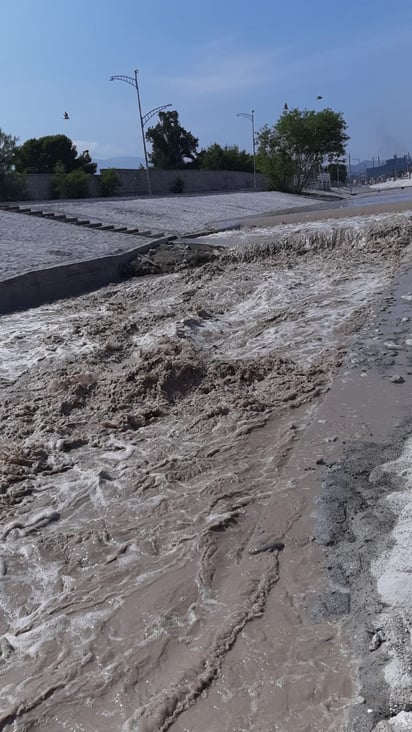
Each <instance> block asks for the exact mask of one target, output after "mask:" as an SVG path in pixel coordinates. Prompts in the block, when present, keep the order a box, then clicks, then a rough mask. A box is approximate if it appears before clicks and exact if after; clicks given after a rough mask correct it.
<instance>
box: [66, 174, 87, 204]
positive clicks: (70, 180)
mask: <svg viewBox="0 0 412 732" xmlns="http://www.w3.org/2000/svg"><path fill="white" fill-rule="evenodd" d="M89 177H90V176H89V175H88V174H87V173H85V172H84V170H80V169H78V170H72V172H71V173H67V175H66V176H65V180H64V194H65V196H66V198H87V196H88V195H89Z"/></svg>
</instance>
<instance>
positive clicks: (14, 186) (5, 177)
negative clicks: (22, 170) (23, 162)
mask: <svg viewBox="0 0 412 732" xmlns="http://www.w3.org/2000/svg"><path fill="white" fill-rule="evenodd" d="M26 196H27V192H26V187H25V181H24V176H23V175H20V174H19V173H15V172H14V171H10V172H7V173H0V201H21V200H23V199H24V198H26Z"/></svg>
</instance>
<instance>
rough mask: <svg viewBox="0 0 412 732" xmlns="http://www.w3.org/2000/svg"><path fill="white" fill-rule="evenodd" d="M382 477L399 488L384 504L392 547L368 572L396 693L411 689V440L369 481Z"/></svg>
mask: <svg viewBox="0 0 412 732" xmlns="http://www.w3.org/2000/svg"><path fill="white" fill-rule="evenodd" d="M384 474H387V475H389V476H391V478H392V480H393V481H394V483H395V484H396V485H397V486H398V487H399V489H400V490H395V491H394V492H393V493H391V494H390V495H389V496H388V497H387V502H388V504H389V506H390V508H391V510H392V511H393V513H394V514H395V516H396V517H397V518H396V525H395V527H394V529H393V531H392V540H393V546H391V547H390V548H389V549H387V550H385V551H384V552H382V554H381V555H380V557H379V558H378V559H377V560H376V561H374V562H373V563H372V566H371V570H372V573H373V575H374V576H375V577H376V580H377V588H378V592H379V594H380V596H381V598H382V601H383V602H384V604H385V611H384V613H383V614H382V623H383V626H384V627H385V629H386V632H387V636H388V643H387V648H388V653H389V656H390V661H389V662H388V663H387V665H386V667H385V678H386V681H387V682H388V684H389V685H390V687H391V689H392V690H393V691H394V692H397V693H399V692H400V691H401V690H402V689H405V690H408V689H410V685H411V683H412V670H411V668H410V663H409V652H408V647H409V650H411V648H412V645H411V639H410V631H411V630H412V627H411V626H410V625H409V623H410V620H409V619H408V618H409V614H410V609H411V607H412V556H411V551H410V546H411V532H412V438H409V439H408V440H407V441H406V443H405V446H404V449H403V452H402V454H401V455H400V456H399V458H397V459H396V460H393V461H391V462H388V463H385V464H383V465H381V466H379V467H378V468H376V469H375V471H373V473H372V474H371V478H372V479H375V478H376V477H377V478H379V476H380V475H384ZM397 624H398V625H399V627H402V628H403V629H404V630H406V632H407V634H408V635H407V637H408V643H407V645H405V641H404V639H403V638H399V637H398V632H399V627H398V628H397V627H396V626H397Z"/></svg>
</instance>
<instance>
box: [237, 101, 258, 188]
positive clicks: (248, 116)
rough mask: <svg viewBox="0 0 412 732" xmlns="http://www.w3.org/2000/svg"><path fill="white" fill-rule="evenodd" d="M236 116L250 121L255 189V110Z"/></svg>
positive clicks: (254, 183) (254, 185) (254, 186)
mask: <svg viewBox="0 0 412 732" xmlns="http://www.w3.org/2000/svg"><path fill="white" fill-rule="evenodd" d="M236 117H245V118H246V119H248V120H249V122H251V123H252V150H253V190H254V191H256V140H255V110H254V109H252V114H249V113H248V112H239V113H238V114H237V115H236Z"/></svg>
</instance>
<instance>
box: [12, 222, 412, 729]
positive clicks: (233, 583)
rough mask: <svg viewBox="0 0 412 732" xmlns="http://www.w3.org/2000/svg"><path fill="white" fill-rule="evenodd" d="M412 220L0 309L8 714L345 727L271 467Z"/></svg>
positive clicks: (303, 510) (306, 530) (134, 723)
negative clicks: (29, 306)
mask: <svg viewBox="0 0 412 732" xmlns="http://www.w3.org/2000/svg"><path fill="white" fill-rule="evenodd" d="M410 234H411V223H410V220H409V219H407V218H404V217H401V216H391V217H388V218H385V219H382V221H380V222H379V225H378V224H375V225H373V224H371V223H370V222H367V223H366V224H365V225H364V226H363V227H357V228H356V227H355V228H352V229H351V228H349V229H342V228H341V226H340V225H339V227H338V225H336V228H335V229H333V230H328V231H326V232H325V231H322V229H321V228H319V229H316V227H314V228H313V230H312V233H311V235H310V236H309V237H308V236H305V235H304V233H302V231H300V232H298V233H296V234H295V235H294V234H293V232H288V233H287V235H285V237H284V238H283V239H282V240H279V238H278V239H277V240H276V241H275V240H274V239H273V237H271V236H270V235H269V234H268V233H267V232H266V233H265V235H264V236H263V235H262V237H261V239H259V237H256V236H255V238H254V243H253V245H250V246H247V245H245V243H244V241H242V245H241V246H239V247H236V246H233V247H232V248H229V249H226V250H224V252H223V254H222V255H221V256H220V257H219V258H217V259H216V261H214V262H211V263H209V264H206V265H204V266H202V267H200V268H198V269H195V270H189V271H188V270H186V271H180V272H176V273H173V274H168V275H164V276H161V277H145V278H142V279H136V280H130V281H128V282H125V283H124V284H120V285H116V286H111V287H108V288H105V289H103V290H100V291H99V292H96V293H94V294H92V295H87V296H83V297H80V298H77V299H73V300H66V301H62V302H59V303H55V304H53V305H49V306H43V307H40V308H38V309H35V310H31V311H28V312H25V313H15V314H12V315H8V316H4V317H2V318H1V320H0V359H1V360H0V383H1V386H2V390H1V414H2V419H1V447H0V487H1V490H0V511H1V514H0V516H1V525H0V679H1V688H2V693H1V698H0V728H1V729H10V730H14V731H18V732H20V731H23V730H24V731H26V730H49V731H50V732H61V731H63V730H73V731H74V730H76V731H79V732H80V731H82V732H114V731H116V732H117V731H118V730H119V731H121V732H129V731H130V732H131V731H136V732H161V731H163V730H168V729H171V730H174V732H189V731H190V732H218V730H219V731H221V732H229V731H230V730H231V731H233V732H241V731H242V730H245V731H246V730H255V731H256V732H273V731H274V730H281V731H282V730H285V731H289V730H290V731H292V730H293V731H294V732H304V731H306V730H322V731H325V732H326V731H327V730H330V731H331V732H332V730H336V731H337V730H344V729H346V727H345V709H346V707H347V706H348V705H349V703H350V699H351V697H352V696H353V694H354V693H355V691H354V686H353V678H352V670H351V662H350V659H349V658H348V656H349V652H348V650H347V647H346V645H345V643H346V641H345V639H344V637H342V629H341V627H340V626H339V624H336V623H335V624H334V625H333V628H332V625H331V624H328V623H327V622H325V623H317V624H314V623H313V622H312V621H311V620H310V617H309V616H307V614H305V599H304V595H305V593H308V592H310V591H312V590H313V587H314V586H316V583H317V582H318V581H319V577H318V576H317V575H316V571H315V569H314V568H316V557H315V554H316V550H315V549H314V548H313V547H312V545H311V526H310V513H311V507H310V500H309V498H308V497H307V496H305V495H303V494H302V495H300V494H298V493H296V492H294V491H293V484H291V483H290V481H289V482H287V481H285V479H284V477H283V476H284V471H285V467H286V466H287V463H288V460H289V459H290V456H291V455H292V454H293V450H294V448H295V446H296V444H298V443H299V440H300V439H301V435H302V434H303V433H304V431H305V429H306V427H307V426H308V425H309V424H310V423H311V422H312V421H313V420H314V419H316V409H317V407H318V405H319V404H320V402H321V400H322V395H323V394H324V393H325V392H326V391H327V390H328V388H329V386H330V384H331V382H332V380H333V378H334V376H335V375H336V373H337V371H338V369H339V366H340V364H341V363H342V360H343V358H344V356H345V353H346V350H347V348H348V344H349V343H350V339H351V336H352V334H353V333H354V332H355V331H357V330H358V329H359V328H360V327H361V325H362V324H363V323H364V321H365V318H366V317H367V315H368V314H369V313H370V312H371V311H372V310H373V308H374V307H375V306H376V304H377V303H378V302H379V295H380V294H381V293H382V292H383V291H384V289H385V287H386V286H387V285H388V283H389V282H390V280H391V277H392V275H393V273H394V272H395V271H396V269H397V267H398V263H399V259H400V256H401V255H402V253H403V251H404V249H405V247H406V246H407V244H408V243H409V240H410ZM299 522H300V523H299ZM297 525H299V527H300V528H299V529H296V526H297Z"/></svg>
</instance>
